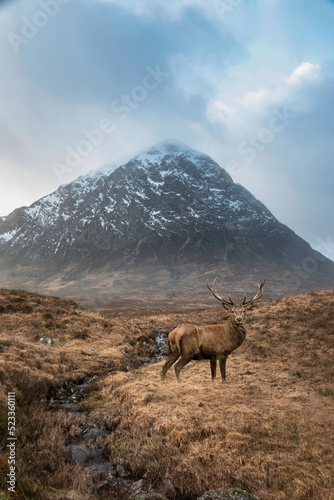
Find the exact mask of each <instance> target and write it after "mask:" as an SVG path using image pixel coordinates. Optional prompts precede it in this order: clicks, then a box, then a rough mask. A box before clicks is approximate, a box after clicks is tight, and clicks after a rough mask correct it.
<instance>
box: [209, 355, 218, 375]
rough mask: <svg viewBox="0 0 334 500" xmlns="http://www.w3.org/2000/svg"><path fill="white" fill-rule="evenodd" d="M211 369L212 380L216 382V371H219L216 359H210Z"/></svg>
mask: <svg viewBox="0 0 334 500" xmlns="http://www.w3.org/2000/svg"><path fill="white" fill-rule="evenodd" d="M210 368H211V378H212V380H214V379H215V378H216V371H217V360H216V358H214V359H210Z"/></svg>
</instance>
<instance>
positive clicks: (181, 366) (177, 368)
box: [174, 355, 193, 382]
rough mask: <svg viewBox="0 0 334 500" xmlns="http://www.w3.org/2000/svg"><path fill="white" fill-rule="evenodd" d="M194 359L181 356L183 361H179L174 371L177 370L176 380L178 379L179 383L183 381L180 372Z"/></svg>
mask: <svg viewBox="0 0 334 500" xmlns="http://www.w3.org/2000/svg"><path fill="white" fill-rule="evenodd" d="M192 359H193V357H192V356H190V357H186V356H183V355H182V356H181V359H179V361H178V362H177V363H176V365H175V366H174V370H175V373H176V378H177V381H178V382H181V379H180V371H181V370H182V368H183V367H184V366H186V365H187V364H188V363H189V361H191V360H192Z"/></svg>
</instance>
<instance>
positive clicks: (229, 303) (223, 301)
mask: <svg viewBox="0 0 334 500" xmlns="http://www.w3.org/2000/svg"><path fill="white" fill-rule="evenodd" d="M216 281H217V278H215V280H214V282H213V289H212V288H210V286H209V280H207V282H206V286H207V287H208V289H209V290H210V292H212V294H213V296H214V297H216V299H218V300H220V301H221V302H222V303H223V304H225V305H226V306H229V307H231V306H234V302H232V299H231V297H229V299H230V301H229V302H228V301H227V300H225V299H223V297H221V296H220V295H218V293H217V291H216Z"/></svg>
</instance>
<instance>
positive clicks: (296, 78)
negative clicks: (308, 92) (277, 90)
mask: <svg viewBox="0 0 334 500" xmlns="http://www.w3.org/2000/svg"><path fill="white" fill-rule="evenodd" d="M319 76H320V66H319V64H311V63H309V62H303V63H302V64H300V65H299V66H297V68H295V69H294V70H293V72H292V73H291V75H290V76H289V77H288V78H287V79H286V82H287V83H288V84H291V85H295V84H299V83H301V82H302V81H303V80H317V79H318V78H319Z"/></svg>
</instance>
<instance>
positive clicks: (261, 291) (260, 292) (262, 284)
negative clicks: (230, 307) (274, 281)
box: [242, 279, 266, 306]
mask: <svg viewBox="0 0 334 500" xmlns="http://www.w3.org/2000/svg"><path fill="white" fill-rule="evenodd" d="M265 282H266V280H265V279H264V280H263V281H261V283H260V284H259V289H258V291H257V293H256V295H254V297H252V298H251V299H249V300H247V301H246V295H245V298H244V301H243V303H242V305H243V306H249V305H251V304H253V302H255V301H256V300H259V299H260V298H261V297H262V295H263V287H264V284H265Z"/></svg>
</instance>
